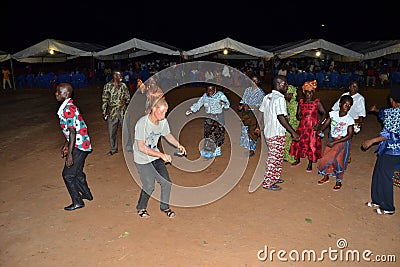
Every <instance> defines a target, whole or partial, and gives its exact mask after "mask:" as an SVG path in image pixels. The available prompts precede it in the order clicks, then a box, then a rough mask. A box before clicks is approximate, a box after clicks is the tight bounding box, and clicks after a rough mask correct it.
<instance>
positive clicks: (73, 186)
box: [62, 148, 92, 205]
mask: <svg viewBox="0 0 400 267" xmlns="http://www.w3.org/2000/svg"><path fill="white" fill-rule="evenodd" d="M88 154H89V152H87V151H82V150H79V149H77V148H74V150H72V157H73V159H74V164H73V165H72V166H71V167H69V168H68V167H67V166H65V165H64V169H63V171H62V176H63V178H64V183H65V186H66V187H67V189H68V193H69V195H70V196H71V200H72V203H73V204H74V205H77V204H79V205H83V204H84V203H83V200H82V195H83V196H86V197H88V198H91V197H92V193H91V192H90V189H89V186H88V184H87V182H86V174H85V173H84V172H83V167H84V165H85V160H86V157H87V156H88Z"/></svg>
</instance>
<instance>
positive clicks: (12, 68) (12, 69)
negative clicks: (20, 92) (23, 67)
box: [10, 58, 17, 90]
mask: <svg viewBox="0 0 400 267" xmlns="http://www.w3.org/2000/svg"><path fill="white" fill-rule="evenodd" d="M10 66H11V76H12V80H13V88H14V90H16V89H17V88H16V87H15V78H14V67H13V63H12V58H10Z"/></svg>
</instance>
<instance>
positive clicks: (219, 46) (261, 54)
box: [184, 38, 274, 60]
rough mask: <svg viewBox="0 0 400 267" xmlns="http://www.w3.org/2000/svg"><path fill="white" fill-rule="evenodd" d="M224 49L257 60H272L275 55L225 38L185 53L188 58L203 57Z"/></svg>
mask: <svg viewBox="0 0 400 267" xmlns="http://www.w3.org/2000/svg"><path fill="white" fill-rule="evenodd" d="M224 49H228V50H232V51H235V52H239V53H243V54H246V55H250V56H253V57H256V58H263V59H266V60H268V59H270V58H272V57H273V56H274V54H273V53H271V52H268V51H265V50H262V49H259V48H256V47H253V46H250V45H247V44H244V43H241V42H238V41H235V40H233V39H231V38H225V39H222V40H220V41H217V42H214V43H211V44H208V45H204V46H201V47H198V48H195V49H192V50H189V51H186V52H184V54H185V55H186V56H188V57H194V58H197V57H202V56H206V55H209V54H212V53H217V52H220V51H223V50H224Z"/></svg>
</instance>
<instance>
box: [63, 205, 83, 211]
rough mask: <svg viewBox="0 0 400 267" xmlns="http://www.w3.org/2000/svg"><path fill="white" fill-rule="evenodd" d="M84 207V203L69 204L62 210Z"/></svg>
mask: <svg viewBox="0 0 400 267" xmlns="http://www.w3.org/2000/svg"><path fill="white" fill-rule="evenodd" d="M83 207H85V204H71V205H69V206H67V207H64V210H76V209H80V208H83Z"/></svg>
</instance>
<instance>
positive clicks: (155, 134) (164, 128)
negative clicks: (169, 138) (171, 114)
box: [133, 115, 170, 164]
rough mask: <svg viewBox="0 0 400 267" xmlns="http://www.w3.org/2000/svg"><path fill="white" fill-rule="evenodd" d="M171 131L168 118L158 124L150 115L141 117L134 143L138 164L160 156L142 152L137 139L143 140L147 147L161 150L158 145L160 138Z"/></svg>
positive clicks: (134, 155)
mask: <svg viewBox="0 0 400 267" xmlns="http://www.w3.org/2000/svg"><path fill="white" fill-rule="evenodd" d="M169 133H170V129H169V123H168V121H167V119H163V120H162V121H159V122H158V125H156V124H154V123H153V122H152V121H151V120H150V119H149V116H148V115H145V116H143V117H141V118H140V119H139V120H138V121H137V123H136V125H135V142H134V144H133V159H134V161H135V162H136V163H138V164H147V163H150V162H152V161H154V160H156V159H158V157H153V156H149V155H147V154H145V153H143V152H140V151H139V149H138V147H137V144H136V140H142V141H144V143H145V145H146V146H147V147H150V148H151V149H153V150H155V151H160V150H159V149H158V147H157V144H158V140H159V139H160V137H161V136H166V135H168V134H169Z"/></svg>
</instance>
